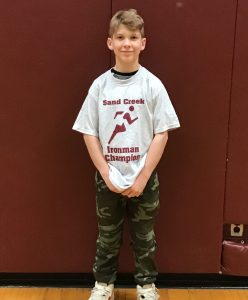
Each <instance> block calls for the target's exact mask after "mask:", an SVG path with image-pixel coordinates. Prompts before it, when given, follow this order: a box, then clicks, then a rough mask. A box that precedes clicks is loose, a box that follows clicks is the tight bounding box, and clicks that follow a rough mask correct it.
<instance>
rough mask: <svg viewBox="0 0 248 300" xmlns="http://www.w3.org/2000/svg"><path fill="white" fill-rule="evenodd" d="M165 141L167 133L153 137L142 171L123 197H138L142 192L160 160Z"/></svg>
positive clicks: (123, 193)
mask: <svg viewBox="0 0 248 300" xmlns="http://www.w3.org/2000/svg"><path fill="white" fill-rule="evenodd" d="M167 141H168V132H167V131H165V132H162V133H157V134H156V135H155V136H154V138H153V140H152V143H151V145H150V147H149V150H148V153H147V157H146V162H145V165H144V167H143V169H142V170H141V172H140V174H139V175H138V177H137V178H136V180H135V182H134V184H133V185H132V186H131V187H130V188H128V189H126V190H125V191H124V192H122V195H123V196H128V197H129V198H131V197H138V196H139V195H140V194H141V193H142V192H143V190H144V188H145V186H146V184H147V181H148V179H149V178H150V176H151V174H152V172H153V171H154V169H155V168H156V166H157V164H158V163H159V161H160V158H161V157H162V154H163V152H164V149H165V146H166V144H167Z"/></svg>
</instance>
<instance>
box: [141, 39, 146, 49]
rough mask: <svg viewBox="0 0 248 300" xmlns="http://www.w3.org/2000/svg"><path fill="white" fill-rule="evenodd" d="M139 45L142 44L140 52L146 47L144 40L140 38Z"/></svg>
mask: <svg viewBox="0 0 248 300" xmlns="http://www.w3.org/2000/svg"><path fill="white" fill-rule="evenodd" d="M141 44H142V46H141V51H143V50H144V49H145V47H146V38H142V41H141Z"/></svg>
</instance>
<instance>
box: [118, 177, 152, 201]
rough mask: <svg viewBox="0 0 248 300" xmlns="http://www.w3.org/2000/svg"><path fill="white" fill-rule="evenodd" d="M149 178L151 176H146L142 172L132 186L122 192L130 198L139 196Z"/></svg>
mask: <svg viewBox="0 0 248 300" xmlns="http://www.w3.org/2000/svg"><path fill="white" fill-rule="evenodd" d="M148 179H149V178H146V177H144V176H142V175H141V174H140V175H139V176H138V177H137V178H136V180H135V182H134V184H133V185H132V186H131V187H130V188H128V189H126V190H125V191H123V192H122V193H121V194H122V195H123V196H127V197H128V198H132V197H139V196H140V195H141V194H142V193H143V191H144V189H145V187H146V184H147V181H148Z"/></svg>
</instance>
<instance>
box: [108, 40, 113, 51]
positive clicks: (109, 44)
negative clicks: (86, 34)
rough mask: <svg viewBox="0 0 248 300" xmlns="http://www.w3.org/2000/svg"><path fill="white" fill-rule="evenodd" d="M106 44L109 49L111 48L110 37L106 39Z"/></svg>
mask: <svg viewBox="0 0 248 300" xmlns="http://www.w3.org/2000/svg"><path fill="white" fill-rule="evenodd" d="M107 46H108V48H109V50H113V46H112V39H111V38H108V39H107Z"/></svg>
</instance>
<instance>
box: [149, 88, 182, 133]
mask: <svg viewBox="0 0 248 300" xmlns="http://www.w3.org/2000/svg"><path fill="white" fill-rule="evenodd" d="M178 127H180V123H179V120H178V117H177V114H176V112H175V109H174V107H173V105H172V103H171V100H170V98H169V95H168V93H167V91H166V89H165V87H164V86H163V87H162V88H161V89H160V91H159V93H158V94H157V95H156V97H155V98H154V110H153V128H154V134H156V133H161V132H164V131H167V130H172V129H175V128H178Z"/></svg>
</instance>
